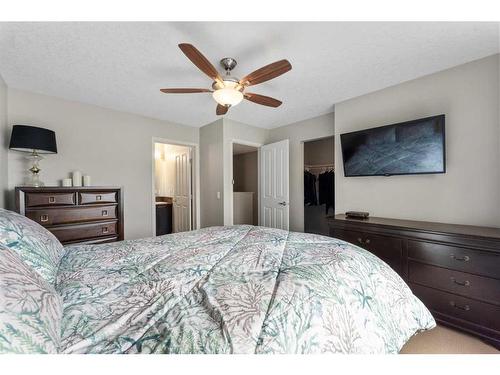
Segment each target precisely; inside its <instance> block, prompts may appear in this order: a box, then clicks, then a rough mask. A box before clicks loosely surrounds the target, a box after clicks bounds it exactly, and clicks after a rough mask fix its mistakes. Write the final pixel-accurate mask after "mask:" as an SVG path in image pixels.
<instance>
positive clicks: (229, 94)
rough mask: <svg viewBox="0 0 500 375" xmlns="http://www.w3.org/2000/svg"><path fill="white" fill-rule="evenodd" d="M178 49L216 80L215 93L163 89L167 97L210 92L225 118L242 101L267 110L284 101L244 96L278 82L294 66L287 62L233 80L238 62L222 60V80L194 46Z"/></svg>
mask: <svg viewBox="0 0 500 375" xmlns="http://www.w3.org/2000/svg"><path fill="white" fill-rule="evenodd" d="M179 48H180V49H181V51H182V52H184V54H185V55H186V56H187V58H188V59H189V60H191V62H192V63H193V64H194V65H196V66H197V67H198V69H200V70H201V71H202V72H203V73H205V74H206V75H207V76H209V77H210V78H211V79H213V81H214V82H213V83H212V90H210V89H198V88H174V89H161V90H160V91H161V92H164V93H166V94H191V93H200V92H210V93H212V96H213V98H214V99H215V101H216V102H217V109H216V111H215V112H216V114H217V115H225V114H226V113H227V111H228V110H229V108H230V107H232V106H235V105H237V104H239V103H240V102H241V101H242V100H243V99H247V100H250V101H251V102H254V103H257V104H261V105H265V106H268V107H274V108H276V107H279V106H280V105H281V101H279V100H277V99H274V98H271V97H269V96H264V95H259V94H253V93H251V92H245V89H246V88H247V87H248V86H253V85H257V84H259V83H262V82H265V81H269V80H270V79H273V78H276V77H278V76H280V75H282V74H284V73H286V72H288V71H289V70H290V69H292V65H290V63H289V62H288V60H280V61H276V62H274V63H272V64H269V65H266V66H264V67H262V68H260V69H257V70H256V71H254V72H252V73H250V74H248V75H247V76H245V77H243V78H242V79H238V78H236V77H232V76H231V70H233V69H234V67H235V66H236V64H237V63H236V60H235V59H233V58H232V57H225V58H223V59H222V60H221V61H220V63H221V65H222V67H223V68H224V70H225V72H226V74H225V75H224V77H222V76H221V75H220V74H219V72H218V71H217V69H215V67H214V66H213V65H212V64H211V63H210V61H208V60H207V58H206V57H205V56H203V54H202V53H201V52H200V51H198V50H197V49H196V47H194V46H193V45H192V44H188V43H181V44H179Z"/></svg>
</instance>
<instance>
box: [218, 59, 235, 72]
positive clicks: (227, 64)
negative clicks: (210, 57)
mask: <svg viewBox="0 0 500 375" xmlns="http://www.w3.org/2000/svg"><path fill="white" fill-rule="evenodd" d="M220 64H221V65H222V67H223V68H224V70H225V71H226V72H230V71H231V70H233V69H234V67H235V66H236V65H237V64H238V63H237V62H236V60H235V59H233V58H232V57H224V58H223V59H222V60H221V61H220Z"/></svg>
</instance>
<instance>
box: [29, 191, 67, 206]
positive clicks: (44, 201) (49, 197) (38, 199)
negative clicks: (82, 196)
mask: <svg viewBox="0 0 500 375" xmlns="http://www.w3.org/2000/svg"><path fill="white" fill-rule="evenodd" d="M25 197H26V207H41V206H73V205H75V204H76V196H75V193H26V196H25Z"/></svg>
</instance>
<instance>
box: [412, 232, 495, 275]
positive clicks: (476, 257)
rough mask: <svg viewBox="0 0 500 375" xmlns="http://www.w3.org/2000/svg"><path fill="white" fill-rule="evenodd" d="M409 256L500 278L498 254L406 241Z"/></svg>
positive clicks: (426, 261) (437, 264) (455, 268)
mask: <svg viewBox="0 0 500 375" xmlns="http://www.w3.org/2000/svg"><path fill="white" fill-rule="evenodd" d="M408 256H409V257H410V258H413V259H416V260H419V261H422V262H424V263H429V264H433V265H436V266H441V267H445V268H450V269H452V270H457V271H462V272H467V273H473V274H476V275H481V276H489V277H495V278H500V255H499V254H496V253H490V252H486V251H478V250H473V249H467V248H462V247H455V246H449V245H441V244H436V243H431V242H424V241H414V240H410V241H408Z"/></svg>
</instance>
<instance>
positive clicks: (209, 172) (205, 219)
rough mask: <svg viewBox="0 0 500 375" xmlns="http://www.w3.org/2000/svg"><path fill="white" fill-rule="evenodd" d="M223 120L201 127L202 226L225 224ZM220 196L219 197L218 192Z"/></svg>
mask: <svg viewBox="0 0 500 375" xmlns="http://www.w3.org/2000/svg"><path fill="white" fill-rule="evenodd" d="M222 132H223V120H222V119H220V120H217V121H215V122H213V123H211V124H208V125H205V126H203V127H201V128H200V190H201V196H200V202H201V227H202V228H204V227H209V226H212V225H223V224H224V205H223V202H224V201H223V196H222V193H223V191H224V174H223V173H224V171H223V168H222V166H223V165H224V160H223V158H224V154H223V147H222V145H223V134H222ZM218 192H219V193H220V198H219V199H218V198H217V193H218Z"/></svg>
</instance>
